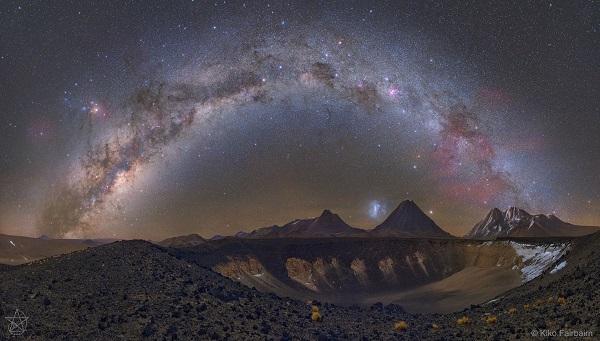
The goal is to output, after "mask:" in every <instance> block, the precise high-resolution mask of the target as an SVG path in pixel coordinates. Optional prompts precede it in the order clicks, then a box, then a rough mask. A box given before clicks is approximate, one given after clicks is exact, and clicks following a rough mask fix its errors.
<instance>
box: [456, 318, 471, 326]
mask: <svg viewBox="0 0 600 341" xmlns="http://www.w3.org/2000/svg"><path fill="white" fill-rule="evenodd" d="M456 323H457V324H458V325H459V326H466V325H468V324H471V319H470V318H469V317H468V316H463V317H461V318H459V319H458V320H456Z"/></svg>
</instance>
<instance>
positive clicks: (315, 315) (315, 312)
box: [310, 305, 323, 322]
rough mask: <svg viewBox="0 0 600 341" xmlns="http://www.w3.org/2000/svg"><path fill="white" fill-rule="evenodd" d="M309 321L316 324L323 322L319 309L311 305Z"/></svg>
mask: <svg viewBox="0 0 600 341" xmlns="http://www.w3.org/2000/svg"><path fill="white" fill-rule="evenodd" d="M310 319H311V320H313V321H316V322H319V321H321V320H323V317H322V316H321V312H320V311H319V307H317V306H316V305H313V306H312V307H311V313H310Z"/></svg>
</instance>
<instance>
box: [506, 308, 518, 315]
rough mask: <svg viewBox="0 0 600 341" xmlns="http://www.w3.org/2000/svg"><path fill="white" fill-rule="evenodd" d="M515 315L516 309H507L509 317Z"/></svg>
mask: <svg viewBox="0 0 600 341" xmlns="http://www.w3.org/2000/svg"><path fill="white" fill-rule="evenodd" d="M516 313H517V308H515V307H511V308H509V309H508V314H509V315H514V314H516Z"/></svg>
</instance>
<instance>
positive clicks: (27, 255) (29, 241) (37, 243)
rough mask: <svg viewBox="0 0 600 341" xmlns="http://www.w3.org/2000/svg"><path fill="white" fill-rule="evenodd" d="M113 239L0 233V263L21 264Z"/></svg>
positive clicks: (105, 242) (108, 241)
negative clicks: (56, 237) (37, 236)
mask: <svg viewBox="0 0 600 341" xmlns="http://www.w3.org/2000/svg"><path fill="white" fill-rule="evenodd" d="M113 241H115V239H51V238H49V237H47V236H41V237H40V238H32V237H22V236H10V235H5V234H0V263H2V264H10V265H16V264H23V263H28V262H31V261H34V260H37V259H42V258H46V257H50V256H56V255H60V254H65V253H70V252H73V251H78V250H83V249H86V248H88V247H93V246H98V245H102V244H107V243H110V242H113Z"/></svg>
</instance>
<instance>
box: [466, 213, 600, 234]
mask: <svg viewBox="0 0 600 341" xmlns="http://www.w3.org/2000/svg"><path fill="white" fill-rule="evenodd" d="M599 229H600V227H597V226H580V225H573V224H570V223H567V222H564V221H562V220H560V219H559V218H558V217H556V216H555V215H552V214H550V215H545V214H536V215H531V214H529V213H528V212H527V211H525V210H523V209H520V208H518V207H509V208H508V209H507V210H506V211H504V212H502V211H500V210H499V209H497V208H494V209H492V210H491V211H490V212H489V213H488V214H487V215H486V216H485V218H483V220H481V221H480V222H478V223H477V224H475V226H474V227H473V229H471V231H470V232H469V233H467V234H466V235H465V237H467V238H473V239H495V238H499V237H577V236H583V235H586V234H591V233H594V232H596V231H598V230H599Z"/></svg>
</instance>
